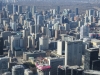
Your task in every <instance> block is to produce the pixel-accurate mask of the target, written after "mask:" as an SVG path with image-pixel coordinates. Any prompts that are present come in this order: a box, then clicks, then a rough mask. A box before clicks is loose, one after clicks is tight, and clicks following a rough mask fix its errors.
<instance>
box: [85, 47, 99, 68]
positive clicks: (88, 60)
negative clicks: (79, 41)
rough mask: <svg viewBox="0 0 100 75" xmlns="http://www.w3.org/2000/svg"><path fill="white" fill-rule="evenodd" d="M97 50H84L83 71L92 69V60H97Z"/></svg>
mask: <svg viewBox="0 0 100 75" xmlns="http://www.w3.org/2000/svg"><path fill="white" fill-rule="evenodd" d="M98 53H99V50H98V48H90V49H86V51H85V57H84V69H85V70H91V69H92V62H93V61H94V60H98Z"/></svg>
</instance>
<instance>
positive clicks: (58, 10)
mask: <svg viewBox="0 0 100 75" xmlns="http://www.w3.org/2000/svg"><path fill="white" fill-rule="evenodd" d="M57 14H60V6H57Z"/></svg>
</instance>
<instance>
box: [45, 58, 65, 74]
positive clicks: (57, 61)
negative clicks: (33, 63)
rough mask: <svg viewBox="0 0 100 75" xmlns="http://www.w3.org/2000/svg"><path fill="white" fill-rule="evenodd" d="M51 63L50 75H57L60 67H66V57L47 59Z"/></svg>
mask: <svg viewBox="0 0 100 75" xmlns="http://www.w3.org/2000/svg"><path fill="white" fill-rule="evenodd" d="M46 59H48V61H49V65H50V66H51V68H52V69H51V70H50V75H57V67H58V66H59V65H64V57H54V58H51V57H48V58H46Z"/></svg>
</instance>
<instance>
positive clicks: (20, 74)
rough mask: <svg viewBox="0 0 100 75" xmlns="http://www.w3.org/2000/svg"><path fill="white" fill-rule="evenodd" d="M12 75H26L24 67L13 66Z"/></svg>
mask: <svg viewBox="0 0 100 75" xmlns="http://www.w3.org/2000/svg"><path fill="white" fill-rule="evenodd" d="M12 75H24V67H23V66H22V65H15V66H13V67H12Z"/></svg>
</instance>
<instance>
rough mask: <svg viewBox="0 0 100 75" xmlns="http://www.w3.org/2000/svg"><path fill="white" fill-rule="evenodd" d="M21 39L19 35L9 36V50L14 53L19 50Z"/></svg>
mask: <svg viewBox="0 0 100 75" xmlns="http://www.w3.org/2000/svg"><path fill="white" fill-rule="evenodd" d="M20 39H21V37H20V36H19V35H15V36H11V50H12V51H13V52H14V50H16V49H19V48H21V47H20V46H21V45H20V44H21V42H20V41H21V40H20Z"/></svg>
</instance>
